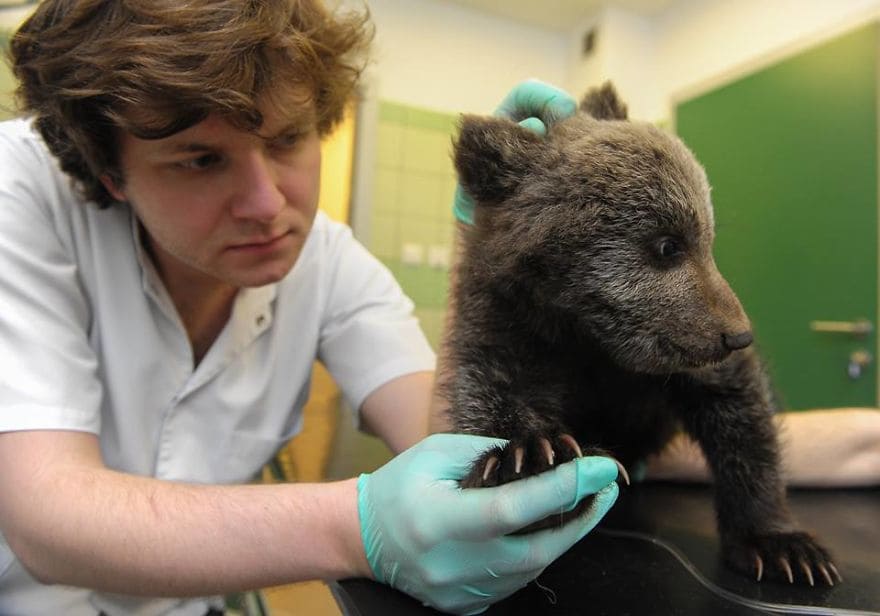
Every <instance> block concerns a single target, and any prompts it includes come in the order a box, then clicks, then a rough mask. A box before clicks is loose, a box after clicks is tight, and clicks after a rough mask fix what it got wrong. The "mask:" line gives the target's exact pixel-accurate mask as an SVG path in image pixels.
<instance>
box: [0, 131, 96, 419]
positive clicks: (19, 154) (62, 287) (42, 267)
mask: <svg viewBox="0 0 880 616" xmlns="http://www.w3.org/2000/svg"><path fill="white" fill-rule="evenodd" d="M26 126H27V125H26V124H24V122H22V121H13V122H6V123H3V124H0V271H2V276H0V431H11V430H34V429H37V430H38V429H71V430H83V431H88V432H95V433H97V432H98V430H99V428H100V402H101V386H100V382H99V380H98V377H97V361H96V358H95V354H94V352H93V351H92V349H91V346H90V345H89V338H88V335H89V333H88V332H89V322H90V310H89V305H88V302H87V300H86V296H85V293H84V292H83V289H82V285H81V284H80V281H79V277H78V270H77V264H76V262H75V259H74V258H73V256H72V254H73V252H72V250H71V246H70V245H69V242H65V241H64V240H63V237H64V231H63V228H64V225H65V224H67V225H68V226H69V224H70V223H69V220H65V218H64V213H65V211H64V208H65V207H67V208H73V207H83V205H82V204H80V203H78V202H73V203H62V200H63V199H64V196H65V194H70V193H69V192H67V191H66V190H63V189H62V182H65V181H66V178H65V177H64V176H63V175H62V174H61V172H60V171H59V170H58V168H57V166H56V165H55V164H54V161H53V160H52V159H51V158H50V157H49V155H48V153H47V152H46V151H45V149H44V148H43V146H42V145H41V142H40V141H39V140H38V139H36V138H35V136H34V135H33V134H32V133H31V132H30V130H29V128H27V127H26Z"/></svg>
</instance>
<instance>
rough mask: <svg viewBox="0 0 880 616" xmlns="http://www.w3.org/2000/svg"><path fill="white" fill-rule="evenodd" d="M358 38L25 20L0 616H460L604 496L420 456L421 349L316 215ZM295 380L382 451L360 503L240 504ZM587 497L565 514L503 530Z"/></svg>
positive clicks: (222, 12)
mask: <svg viewBox="0 0 880 616" xmlns="http://www.w3.org/2000/svg"><path fill="white" fill-rule="evenodd" d="M369 36H370V30H369V26H368V24H367V23H366V20H365V18H364V17H362V16H357V15H354V16H352V15H349V16H334V15H331V14H328V13H327V12H326V11H325V10H324V9H323V5H322V4H321V3H320V2H319V1H318V0H311V1H307V0H263V1H260V2H257V1H253V0H127V1H126V2H121V1H115V0H111V1H102V2H97V1H95V0H45V1H44V2H42V3H41V4H40V5H39V6H38V7H37V9H36V11H35V13H34V15H33V16H32V17H31V18H30V19H29V20H28V21H27V22H25V24H24V25H23V26H22V27H21V29H20V30H19V31H18V32H17V33H16V35H15V37H14V38H13V41H12V47H11V49H12V51H11V58H12V65H13V70H14V72H15V75H16V76H17V78H18V79H19V81H20V88H19V90H18V97H19V100H20V102H21V104H22V107H23V109H24V110H25V112H26V113H27V114H28V115H29V118H27V119H23V120H16V121H12V122H8V123H4V124H2V125H0V262H2V263H3V277H2V279H0V532H2V537H0V613H4V614H5V613H12V614H61V613H63V614H74V615H78V614H89V615H90V616H94V615H95V614H97V613H102V614H108V615H111V616H112V615H116V614H128V613H133V612H135V611H137V613H144V614H205V613H216V612H217V611H219V610H222V601H221V599H220V598H219V595H222V594H224V593H227V592H231V591H235V590H241V589H250V588H259V587H264V586H269V585H275V584H281V583H286V582H290V581H295V580H303V579H315V578H325V579H329V578H342V577H349V576H367V577H375V578H377V579H379V580H380V581H383V582H386V583H389V584H392V585H393V586H395V587H397V588H400V589H401V590H403V591H404V592H407V593H409V594H411V595H413V596H415V597H417V598H418V599H420V600H421V601H423V602H425V603H426V604H429V605H433V606H436V607H439V608H441V609H444V610H449V611H454V612H458V613H477V612H479V611H481V610H484V609H485V608H486V607H487V606H488V605H489V604H491V603H492V602H494V601H497V600H498V599H500V598H503V597H504V596H507V595H509V594H510V593H512V592H514V591H515V590H517V589H518V588H519V587H521V586H523V585H524V584H526V583H528V582H529V581H530V580H532V579H534V578H535V577H536V576H537V575H538V574H539V573H540V571H541V570H543V568H544V567H546V566H547V564H549V563H550V562H551V561H552V560H554V559H555V558H556V557H557V556H558V555H559V554H561V553H562V552H563V551H565V550H566V549H567V548H568V547H570V546H571V545H572V544H573V543H574V542H575V541H577V540H578V539H579V538H581V537H582V536H583V535H585V534H586V533H587V532H588V531H589V530H590V529H591V528H592V527H593V525H595V523H596V522H597V521H598V520H599V519H600V518H601V517H602V515H604V513H605V511H607V509H608V508H609V507H610V506H611V504H612V503H613V502H614V499H615V497H616V494H617V492H616V485H615V484H614V478H615V477H616V474H617V469H616V466H615V464H614V463H613V462H612V461H610V460H607V459H602V458H592V459H589V458H585V459H581V460H578V461H576V462H573V463H569V464H565V465H561V466H560V467H558V468H557V469H556V470H555V471H553V472H552V473H547V474H546V475H543V476H541V477H538V478H532V479H528V480H525V481H522V482H518V483H517V484H515V485H510V486H504V487H501V488H497V489H489V490H461V489H459V488H458V483H457V481H455V479H456V478H457V477H460V476H462V475H463V474H464V473H465V472H466V469H467V466H468V464H469V462H470V461H471V460H472V459H474V458H475V457H476V456H477V455H478V454H479V452H481V451H482V450H484V449H485V448H487V447H490V446H492V445H493V444H495V443H496V441H494V440H492V439H485V438H479V437H467V436H461V435H436V436H434V437H430V438H427V439H424V440H421V439H423V438H424V437H425V435H426V434H427V431H428V416H429V409H430V407H431V391H432V388H433V373H432V370H433V365H434V356H433V354H432V353H431V351H430V349H429V347H428V345H427V344H426V342H425V340H424V337H423V336H422V334H421V333H420V331H419V329H418V327H417V324H416V321H415V320H414V318H413V316H412V313H411V310H412V304H411V302H410V301H409V300H408V299H407V298H406V297H405V296H404V295H403V294H402V293H401V291H400V289H399V287H398V286H397V284H396V283H395V282H394V280H393V279H392V278H391V276H390V275H389V273H388V272H387V270H386V269H384V268H383V267H381V265H380V264H379V263H378V262H377V261H376V260H375V259H373V258H372V257H370V256H369V255H368V254H367V253H366V251H365V250H364V249H363V248H362V247H361V246H360V244H358V243H357V242H356V241H355V240H353V238H352V237H351V234H350V232H349V230H348V229H347V228H345V227H344V226H341V225H337V224H334V223H332V222H330V221H329V220H328V219H327V218H326V217H324V216H323V215H321V214H319V213H316V204H317V197H318V175H319V169H320V150H319V141H320V137H321V136H323V135H325V134H327V133H328V132H329V131H330V130H331V128H332V127H333V125H334V123H335V122H336V121H337V120H338V118H339V117H340V115H341V111H342V106H343V104H344V101H345V100H346V98H347V97H348V96H349V95H350V94H351V93H352V92H353V89H354V87H355V84H356V82H357V78H358V75H359V72H360V68H361V65H362V64H361V59H360V58H361V56H362V53H363V50H364V48H365V47H366V46H367V42H368V39H369ZM529 92H530V93H529V95H528V96H526V97H525V98H521V100H520V99H517V97H514V99H516V100H520V102H519V103H517V111H519V112H525V113H524V115H529V114H530V113H531V114H534V115H542V111H546V107H547V105H546V104H545V103H546V101H547V99H550V98H553V96H555V94H554V92H553V91H550V90H546V91H545V90H542V89H541V88H539V89H538V94H537V96H535V94H534V90H530V91H529ZM536 121H537V120H536ZM316 358H320V359H321V360H322V361H323V362H324V363H325V364H326V365H327V367H328V369H329V370H330V372H331V373H332V374H333V376H334V377H335V379H336V381H337V382H338V383H339V384H340V386H341V388H342V390H343V392H344V394H345V396H346V397H347V399H348V401H349V403H350V404H351V406H352V408H355V409H357V410H358V414H359V418H360V421H361V422H362V425H363V427H364V428H365V429H368V430H370V431H372V432H374V433H375V434H377V435H378V436H380V437H381V438H382V439H383V440H384V441H385V442H386V443H388V445H389V446H390V447H391V448H392V449H393V450H394V451H395V452H404V450H406V451H405V452H404V453H402V454H401V455H400V456H398V457H396V458H395V459H393V460H392V461H391V462H389V463H388V464H387V465H385V466H383V467H382V468H380V469H379V470H377V471H376V472H374V473H372V474H370V475H363V476H361V478H360V479H359V480H355V479H351V480H347V481H341V482H334V483H327V484H301V485H295V484H294V485H271V486H269V485H264V486H259V485H235V484H237V483H241V482H245V481H247V480H248V479H249V478H250V477H252V476H253V475H254V474H255V473H256V472H257V471H258V470H259V468H260V467H261V466H262V465H263V464H264V463H265V462H266V460H268V459H269V458H270V457H271V456H272V454H273V453H274V451H275V450H276V449H277V448H278V447H279V446H280V445H281V444H282V443H283V442H285V441H286V440H287V439H288V438H289V437H290V436H291V435H293V434H294V433H296V432H297V431H298V430H299V427H300V421H301V416H300V411H301V407H302V404H303V403H304V401H305V397H306V392H307V389H308V381H309V374H310V367H311V365H312V362H313V361H314V360H315V359H316ZM592 493H598V497H597V498H596V501H595V503H596V504H595V506H594V507H593V508H592V510H591V511H590V512H588V513H587V514H585V516H584V518H583V519H582V520H579V521H578V522H576V523H572V524H570V525H568V526H567V527H566V528H564V529H562V530H560V531H546V532H542V533H535V534H533V535H528V536H508V535H509V533H511V532H512V531H514V530H516V529H518V528H521V527H523V526H525V525H527V524H529V523H531V522H533V521H535V520H538V519H541V518H543V517H545V516H547V515H548V514H549V513H551V512H553V511H558V510H559V509H570V508H572V507H574V505H575V504H576V503H577V502H578V501H579V500H580V499H581V498H583V497H584V496H586V495H587V494H592Z"/></svg>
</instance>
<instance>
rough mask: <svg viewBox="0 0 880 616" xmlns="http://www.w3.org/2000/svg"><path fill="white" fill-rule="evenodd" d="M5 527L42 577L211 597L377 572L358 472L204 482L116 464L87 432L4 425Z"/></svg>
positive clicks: (0, 478)
mask: <svg viewBox="0 0 880 616" xmlns="http://www.w3.org/2000/svg"><path fill="white" fill-rule="evenodd" d="M0 468H2V469H3V472H2V473H0V494H2V495H3V497H2V498H0V529H2V532H3V534H4V536H5V537H6V540H7V541H8V543H9V545H10V546H11V547H12V549H13V551H14V552H15V553H16V555H17V556H18V557H19V559H20V560H21V562H22V564H23V565H24V566H25V567H26V568H27V569H28V570H29V571H30V572H31V574H32V575H34V577H36V578H37V579H38V580H40V581H41V582H44V583H58V584H67V585H75V586H84V587H89V588H94V589H96V590H103V591H109V592H117V593H123V594H134V595H150V596H174V597H179V596H203V595H213V594H224V593H227V592H232V591H236V590H242V589H250V588H260V587H265V586H271V585H274V584H279V583H284V582H290V581H295V580H305V579H320V578H324V579H331V578H340V577H346V576H370V568H369V565H368V564H367V561H366V558H365V555H364V550H363V544H362V542H361V538H360V527H359V522H358V514H357V490H356V481H355V480H353V479H352V480H347V481H341V482H334V483H327V484H300V485H297V484H281V485H271V486H258V485H252V486H203V485H190V484H182V483H174V482H169V481H162V480H157V479H151V478H144V477H138V476H133V475H126V474H123V473H119V472H116V471H112V470H109V469H107V468H106V467H105V466H104V464H103V462H102V460H101V455H100V450H99V445H98V441H97V438H96V437H95V436H94V435H92V434H88V433H84V432H69V431H22V432H7V433H2V434H0Z"/></svg>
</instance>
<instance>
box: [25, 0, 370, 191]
mask: <svg viewBox="0 0 880 616" xmlns="http://www.w3.org/2000/svg"><path fill="white" fill-rule="evenodd" d="M372 35H373V29H372V26H371V25H370V23H369V14H368V11H367V10H366V8H365V9H364V11H363V13H346V14H333V13H331V12H329V11H328V10H327V9H326V8H325V7H324V5H323V2H322V0H44V1H43V2H42V3H41V4H40V5H39V6H38V7H37V9H36V11H35V12H34V13H33V15H32V16H31V17H30V18H29V19H28V20H27V21H25V23H24V24H23V25H22V26H21V27H20V28H19V30H18V31H17V32H16V33H15V35H14V36H13V37H12V40H11V43H10V48H9V54H10V58H11V64H12V69H13V72H14V74H15V76H16V77H17V78H18V80H19V86H18V89H17V90H16V100H17V102H18V105H19V107H20V108H21V110H22V111H24V112H26V113H29V114H31V115H33V116H34V117H35V123H36V127H37V129H38V130H39V132H40V134H41V135H42V136H43V139H44V140H45V142H46V144H47V145H48V147H49V149H50V150H51V151H52V153H53V154H55V156H56V157H57V158H58V160H59V161H60V164H61V168H62V169H63V170H64V171H66V172H67V173H68V174H70V175H71V176H72V177H73V178H74V179H75V180H77V181H78V183H79V187H80V189H81V191H82V193H83V195H84V196H85V197H86V198H87V199H89V200H92V201H95V202H97V203H98V204H100V205H102V206H106V205H109V204H110V203H112V202H114V199H113V197H112V196H111V195H110V194H109V193H108V192H107V190H106V189H105V188H104V186H103V184H102V183H101V181H100V179H99V178H100V177H101V176H102V175H107V176H108V177H109V178H110V179H111V180H113V181H114V182H115V183H118V184H122V183H123V179H124V178H123V177H122V173H121V170H120V168H119V163H118V146H117V135H118V132H119V130H120V129H123V130H127V131H130V132H131V133H132V134H133V135H135V136H137V137H140V138H142V139H160V138H162V137H167V136H169V135H172V134H174V133H176V132H178V131H181V130H183V129H185V128H188V127H190V126H192V125H194V124H196V123H198V122H200V121H201V120H203V119H205V118H206V117H207V116H208V115H209V114H212V113H217V114H220V115H223V116H224V117H226V118H228V119H229V120H230V121H231V122H233V123H234V124H235V125H236V126H239V127H241V128H244V129H247V130H255V129H257V128H259V127H260V125H261V124H262V121H263V118H262V115H261V113H260V111H259V103H260V102H261V101H265V100H266V98H269V99H270V100H271V101H272V102H273V104H288V105H290V104H291V103H292V104H294V105H296V106H299V105H302V103H303V102H304V101H303V93H307V95H308V96H309V97H310V98H311V100H312V101H313V102H314V107H315V111H316V114H317V129H318V132H319V134H320V135H322V136H323V135H326V134H327V133H328V132H330V131H331V130H332V128H333V127H334V126H335V124H336V123H337V122H338V121H339V120H340V118H341V117H342V114H343V111H344V108H345V104H346V102H347V100H348V99H349V98H350V97H351V96H352V95H353V93H354V90H355V88H356V85H357V82H358V78H359V76H360V74H361V72H362V70H363V68H364V63H365V58H366V51H367V47H368V45H369V42H370V40H371V39H372Z"/></svg>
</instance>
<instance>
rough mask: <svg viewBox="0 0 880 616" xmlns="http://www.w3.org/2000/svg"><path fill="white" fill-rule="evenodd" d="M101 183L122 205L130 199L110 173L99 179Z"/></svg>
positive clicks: (102, 175)
mask: <svg viewBox="0 0 880 616" xmlns="http://www.w3.org/2000/svg"><path fill="white" fill-rule="evenodd" d="M98 179H99V180H100V181H101V184H103V185H104V188H105V189H106V190H107V192H108V193H110V196H111V197H113V198H114V199H116V200H117V201H119V202H120V203H125V202H126V201H128V199H127V198H126V196H125V193H124V192H122V186H120V184H119V183H117V182H116V181H115V180H114V179H113V178H112V177H111V176H110V174H109V173H102V174H101V177H99V178H98Z"/></svg>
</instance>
